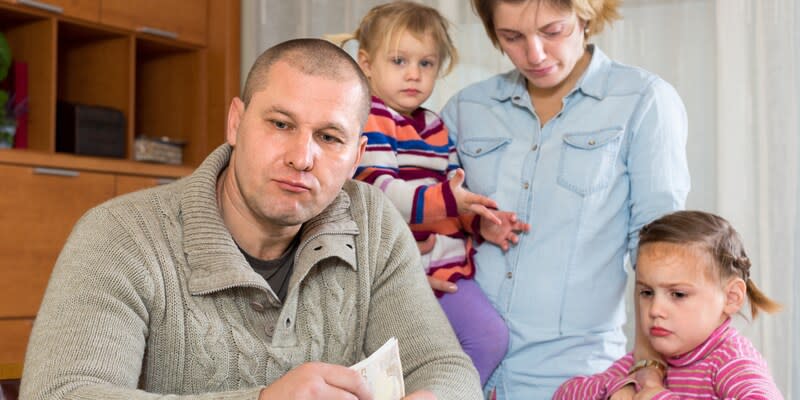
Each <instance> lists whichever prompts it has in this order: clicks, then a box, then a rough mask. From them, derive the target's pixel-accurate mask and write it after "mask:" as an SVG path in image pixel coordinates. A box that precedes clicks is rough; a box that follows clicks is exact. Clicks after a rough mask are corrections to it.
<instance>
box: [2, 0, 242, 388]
mask: <svg viewBox="0 0 800 400" xmlns="http://www.w3.org/2000/svg"><path fill="white" fill-rule="evenodd" d="M239 7H240V5H239V1H238V0H173V1H164V2H161V1H156V0H136V1H127V0H47V1H44V2H43V1H39V0H36V1H31V0H0V32H2V33H3V34H4V35H5V36H6V38H7V39H8V42H9V45H10V46H11V50H12V53H13V56H14V59H15V60H18V61H24V62H26V63H27V64H28V96H29V97H28V148H27V149H0V182H1V183H2V185H3V189H2V190H0V380H3V379H17V378H19V377H20V374H21V371H22V363H23V359H24V352H25V347H26V344H27V341H28V336H29V334H30V329H31V326H32V323H33V320H34V318H35V316H36V312H37V311H38V308H39V305H40V302H41V297H42V294H43V292H44V290H45V287H46V285H47V282H48V280H49V275H50V272H51V271H52V268H53V266H54V264H55V261H56V258H57V256H58V254H59V253H60V251H61V247H62V246H63V244H64V242H65V240H66V238H67V236H68V235H69V233H70V232H71V230H72V227H73V225H74V223H75V222H76V221H77V220H78V219H79V218H80V216H81V215H83V213H84V212H86V211H87V210H88V209H89V208H91V207H92V206H95V205H97V204H99V203H101V202H103V201H105V200H107V199H110V198H112V197H114V196H116V195H119V194H123V193H128V192H131V191H135V190H139V189H143V188H147V187H152V186H155V185H158V184H162V183H166V182H169V181H172V180H174V179H177V178H180V177H182V176H185V175H187V174H189V173H191V171H192V170H193V168H194V167H196V166H197V165H199V164H200V162H201V161H202V160H203V159H204V158H205V156H206V155H208V153H210V152H211V151H212V150H213V149H214V148H215V147H216V146H217V145H219V144H220V143H221V139H220V138H223V137H224V129H225V113H226V112H227V106H228V104H229V103H230V101H231V99H232V98H233V97H234V96H236V95H238V89H239V87H238V82H239V34H240V33H239V29H240V28H239V26H240V25H239V13H240V8H239ZM212 13H213V15H216V16H218V17H219V18H213V19H211V18H208V16H209V15H212ZM142 27H145V28H147V27H149V28H154V29H155V30H153V29H141V28H142ZM158 30H163V31H169V32H174V33H176V34H177V36H175V35H162V33H163V32H159V31H158ZM212 32H213V35H214V36H215V38H214V39H213V40H208V38H207V37H208V36H209V35H210V34H212ZM223 38H224V40H223ZM210 72H213V74H214V75H213V76H210V75H209V73H210ZM60 100H65V101H68V102H74V103H81V104H89V105H97V106H104V107H111V108H114V109H117V110H120V111H121V112H122V113H123V115H124V116H125V121H126V122H125V147H126V148H125V157H124V158H122V159H111V158H102V157H88V156H77V155H73V154H66V153H59V152H56V145H55V144H56V129H55V127H56V104H57V102H58V101H60ZM140 134H145V135H149V136H156V137H158V136H168V137H172V138H175V139H178V140H181V141H185V142H186V145H185V146H184V153H183V163H184V164H183V165H180V166H168V165H158V164H149V163H140V162H136V161H133V142H134V139H135V137H136V136H137V135H140Z"/></svg>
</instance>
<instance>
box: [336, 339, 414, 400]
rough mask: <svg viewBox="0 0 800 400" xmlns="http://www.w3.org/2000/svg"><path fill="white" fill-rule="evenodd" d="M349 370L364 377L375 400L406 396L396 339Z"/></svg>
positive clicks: (391, 399) (388, 341) (395, 399)
mask: <svg viewBox="0 0 800 400" xmlns="http://www.w3.org/2000/svg"><path fill="white" fill-rule="evenodd" d="M350 369H354V370H356V371H358V372H359V373H360V374H361V376H362V377H364V380H366V381H367V386H369V388H370V390H371V391H372V395H373V396H374V398H375V400H400V399H402V398H403V397H404V396H405V395H406V386H405V384H404V383H403V366H402V365H400V347H399V346H398V344H397V339H396V338H391V339H389V340H387V341H386V343H384V344H383V346H381V348H379V349H378V350H375V352H374V353H372V354H371V355H370V356H369V357H367V358H365V359H363V360H361V361H360V362H359V363H358V364H356V365H353V366H352V367H350Z"/></svg>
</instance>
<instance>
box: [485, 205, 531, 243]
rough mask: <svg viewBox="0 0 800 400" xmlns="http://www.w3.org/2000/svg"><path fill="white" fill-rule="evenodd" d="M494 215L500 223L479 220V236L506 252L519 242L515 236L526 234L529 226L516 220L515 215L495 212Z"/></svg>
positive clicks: (508, 212) (506, 212)
mask: <svg viewBox="0 0 800 400" xmlns="http://www.w3.org/2000/svg"><path fill="white" fill-rule="evenodd" d="M494 215H495V216H496V217H497V218H498V219H499V220H500V223H499V224H498V223H493V222H492V221H489V220H486V219H484V218H481V222H480V224H481V227H480V229H481V236H483V238H484V239H486V240H487V241H489V242H491V243H494V244H496V245H497V246H499V247H500V248H501V249H503V251H508V249H509V247H510V245H512V244H517V242H519V236H517V234H519V233H521V232H528V231H529V230H530V229H531V227H530V225H528V224H526V223H524V222H522V221H518V220H517V214H516V213H513V212H510V211H495V212H494Z"/></svg>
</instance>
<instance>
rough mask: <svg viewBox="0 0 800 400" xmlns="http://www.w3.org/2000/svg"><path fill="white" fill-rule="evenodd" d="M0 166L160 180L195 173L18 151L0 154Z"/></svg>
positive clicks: (176, 167) (171, 167) (185, 169)
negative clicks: (55, 169) (24, 166)
mask: <svg viewBox="0 0 800 400" xmlns="http://www.w3.org/2000/svg"><path fill="white" fill-rule="evenodd" d="M0 163H2V164H15V165H28V166H31V167H47V168H63V169H76V170H82V171H94V172H108V173H115V174H122V175H137V176H152V177H162V178H180V177H183V176H186V175H189V174H191V172H192V171H193V170H194V168H192V167H188V166H180V165H166V164H150V163H144V162H138V161H131V160H123V159H112V158H101V157H92V156H78V155H74V154H66V153H45V152H39V151H32V150H20V149H4V150H0Z"/></svg>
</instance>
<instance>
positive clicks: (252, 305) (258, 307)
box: [250, 301, 264, 312]
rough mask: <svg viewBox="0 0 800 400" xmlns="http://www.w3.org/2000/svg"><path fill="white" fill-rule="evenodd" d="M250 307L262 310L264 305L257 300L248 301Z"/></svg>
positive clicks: (254, 309) (258, 310) (257, 310)
mask: <svg viewBox="0 0 800 400" xmlns="http://www.w3.org/2000/svg"><path fill="white" fill-rule="evenodd" d="M250 307H251V308H252V309H253V311H256V312H264V305H263V304H261V303H259V302H257V301H254V302H252V303H250Z"/></svg>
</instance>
